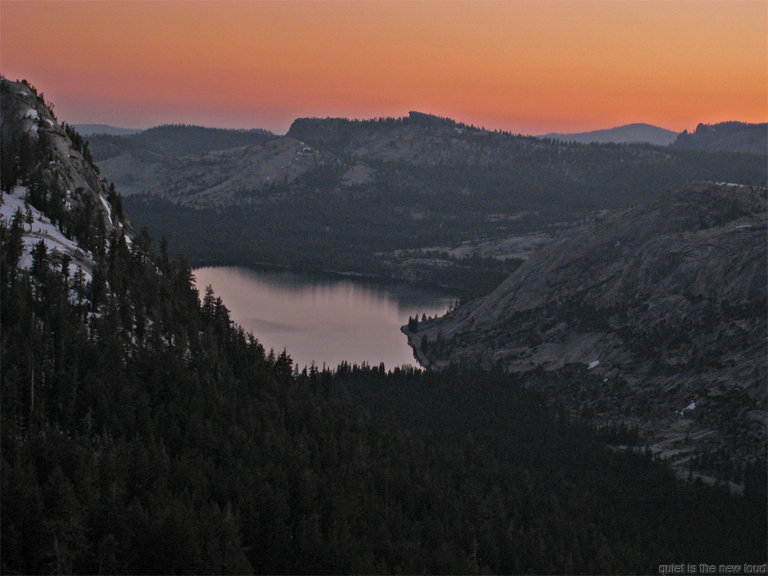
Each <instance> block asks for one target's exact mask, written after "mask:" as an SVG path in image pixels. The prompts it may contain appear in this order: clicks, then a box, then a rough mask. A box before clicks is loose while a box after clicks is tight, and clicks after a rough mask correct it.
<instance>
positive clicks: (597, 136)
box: [540, 122, 678, 146]
mask: <svg viewBox="0 0 768 576" xmlns="http://www.w3.org/2000/svg"><path fill="white" fill-rule="evenodd" d="M677 135H678V133H677V132H673V131H672V130H667V129H665V128H660V127H658V126H654V125H652V124H646V123H644V122H635V123H633V124H624V125H623V126H616V127H615V128H607V129H604V130H593V131H591V132H576V133H571V134H567V133H566V134H561V133H556V132H552V133H550V134H544V135H543V136H540V137H541V138H553V139H555V140H562V141H563V142H578V143H581V144H592V143H595V144H607V143H614V144H654V145H656V146H667V145H669V144H671V143H672V142H674V141H675V139H676V138H677Z"/></svg>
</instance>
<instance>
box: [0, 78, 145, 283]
mask: <svg viewBox="0 0 768 576" xmlns="http://www.w3.org/2000/svg"><path fill="white" fill-rule="evenodd" d="M0 93H1V95H2V98H1V99H0V102H1V106H0V132H1V133H2V186H0V188H2V202H1V203H0V212H1V213H2V218H3V220H5V221H7V222H9V223H10V222H12V221H14V220H18V219H19V217H20V216H23V220H24V227H23V237H22V239H21V240H22V242H23V245H24V253H23V254H22V255H21V259H20V264H21V265H22V266H27V265H29V264H30V262H31V257H30V256H29V254H30V253H31V251H32V249H33V247H34V246H35V245H37V244H38V243H39V242H41V241H42V242H43V243H44V244H45V245H46V248H47V250H48V251H49V253H51V254H53V258H54V259H55V258H60V259H61V258H64V259H65V260H66V261H69V262H70V268H76V267H78V266H79V267H80V268H81V269H82V270H83V271H84V272H85V274H86V276H88V275H90V273H91V272H92V269H93V265H94V261H95V259H97V258H98V257H99V256H100V255H103V252H104V250H105V249H107V248H108V247H109V245H110V243H111V242H112V241H113V240H116V239H120V238H123V239H124V240H125V242H126V243H127V244H131V243H132V242H133V241H134V240H135V238H136V235H135V233H134V230H133V226H132V225H131V222H130V220H129V219H128V217H127V216H126V215H125V214H124V213H123V211H122V201H121V198H120V195H119V194H118V193H117V192H116V190H115V189H114V187H113V186H111V185H110V184H108V183H107V182H106V181H105V180H104V179H103V178H102V177H101V176H100V173H99V170H98V168H97V167H96V166H95V165H94V164H93V161H92V158H91V155H90V151H89V150H88V145H87V142H86V141H85V140H84V139H83V138H82V137H81V136H80V135H79V134H78V133H77V132H76V131H75V130H73V129H72V128H71V127H69V126H67V125H66V124H59V122H58V121H57V119H56V117H55V115H54V114H53V111H52V108H51V107H50V106H49V105H48V104H46V102H45V100H44V98H43V97H42V95H38V93H37V91H36V89H35V88H34V87H33V86H32V85H30V84H29V83H27V82H24V81H22V82H11V81H9V80H7V79H5V78H3V77H0Z"/></svg>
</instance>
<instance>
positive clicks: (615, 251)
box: [409, 183, 768, 465]
mask: <svg viewBox="0 0 768 576" xmlns="http://www.w3.org/2000/svg"><path fill="white" fill-rule="evenodd" d="M766 208H767V205H766V189H765V188H752V187H748V186H733V185H715V184H708V183H697V184H692V185H689V186H688V187H686V188H685V189H683V190H681V191H678V192H675V193H669V194H665V195H664V196H663V197H661V198H659V199H657V200H655V201H653V202H651V203H649V204H647V205H643V206H636V207H633V208H631V209H629V210H626V211H624V212H622V213H619V214H615V215H611V216H607V217H605V218H602V219H596V220H594V222H592V223H591V224H588V225H587V226H585V227H582V228H580V229H578V230H576V231H574V232H571V233H568V234H566V235H565V236H563V237H562V238H560V239H559V240H557V241H555V242H553V243H552V244H550V245H549V246H547V247H545V248H544V249H542V250H541V251H539V252H538V253H536V254H535V255H533V256H532V257H531V258H530V259H529V260H528V261H527V262H526V263H525V264H523V265H522V266H521V267H520V268H518V269H517V270H516V271H515V272H514V273H513V274H512V275H511V276H510V277H509V278H508V279H507V280H506V281H505V282H504V283H503V284H502V285H501V286H499V287H498V288H497V289H496V290H495V291H494V292H493V293H492V294H490V295H488V296H487V297H485V298H483V299H480V300H476V301H474V302H471V303H469V304H467V305H465V306H461V307H459V308H458V309H457V310H455V311H453V312H452V313H450V314H448V315H447V316H445V317H443V318H439V319H437V320H434V321H429V322H426V323H423V324H420V325H418V326H417V327H416V330H414V331H411V332H410V333H409V338H410V340H411V342H412V344H413V345H414V348H415V350H416V351H417V352H418V355H419V356H420V360H421V361H422V363H423V364H424V365H425V366H429V367H433V368H441V367H445V366H447V365H448V364H450V363H458V364H478V363H479V364H481V365H483V366H485V367H493V366H499V367H503V368H504V369H506V370H509V371H515V372H525V371H528V370H534V369H538V370H541V369H545V370H549V371H562V370H566V371H568V370H571V371H573V369H574V367H578V366H581V372H580V374H581V376H577V379H581V380H583V381H584V383H585V386H586V385H587V383H589V384H588V386H590V387H593V386H594V382H604V383H605V385H604V387H603V389H594V390H590V391H589V393H588V394H587V393H586V392H585V390H583V389H579V387H578V386H577V387H576V389H574V390H573V391H572V392H573V393H572V394H570V393H569V394H566V396H569V397H568V398H567V400H568V402H569V403H570V406H571V408H572V410H573V412H574V413H580V414H581V413H589V414H592V415H593V416H592V417H593V418H594V420H595V422H596V423H597V424H599V425H603V424H610V423H615V424H616V423H623V424H626V425H631V426H637V427H639V428H640V430H641V431H642V432H643V433H644V436H645V438H646V439H647V440H648V441H649V442H650V443H651V444H652V445H653V446H655V448H656V449H657V451H659V452H663V453H665V454H667V455H669V456H670V457H672V456H673V455H674V458H675V459H676V462H677V463H678V464H679V465H684V464H686V463H687V462H688V458H689V457H690V456H691V455H692V454H693V453H694V452H695V451H696V450H716V449H719V448H723V447H725V448H726V449H727V450H728V451H729V452H730V453H731V454H733V455H735V457H736V458H737V460H740V461H743V460H745V459H747V460H748V459H750V458H755V457H762V458H764V457H765V446H766V394H767V388H768V387H767V386H766V378H768V369H767V367H766V364H767V359H766V358H767V357H766V354H767V348H766V335H767V331H766V282H767V280H768V274H767V272H766ZM577 373H579V371H578V370H577ZM596 377H599V378H598V379H597V380H596ZM557 393H558V394H562V393H564V391H563V390H560V391H557ZM691 406H693V407H691ZM688 407H691V408H688ZM686 408H688V409H686ZM681 426H682V431H681ZM670 442H671V443H672V444H670Z"/></svg>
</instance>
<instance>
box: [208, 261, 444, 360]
mask: <svg viewBox="0 0 768 576" xmlns="http://www.w3.org/2000/svg"><path fill="white" fill-rule="evenodd" d="M194 274H195V277H196V283H197V288H198V290H200V295H201V297H202V296H203V294H204V293H205V288H206V286H208V285H210V286H212V287H213V290H214V292H215V294H216V296H219V297H221V299H222V300H223V301H224V304H225V305H226V306H227V308H228V309H229V310H230V315H231V318H232V320H234V321H235V322H236V323H237V324H239V325H240V326H242V327H243V328H244V329H245V330H246V331H248V332H252V333H253V335H254V336H256V338H258V339H259V341H260V342H261V343H262V344H263V345H264V347H265V348H266V349H267V350H269V349H270V348H273V349H274V350H275V352H276V353H279V352H281V351H282V350H283V348H285V349H287V351H288V353H289V354H290V355H291V357H292V358H293V361H294V362H295V363H297V364H298V365H299V367H300V368H303V367H304V366H310V365H312V364H313V363H314V364H315V365H316V366H317V367H318V368H322V367H323V365H325V366H327V367H330V368H335V367H336V366H338V364H340V363H341V362H342V361H347V362H349V363H350V364H352V363H357V364H361V363H362V362H367V363H369V364H371V365H374V364H376V365H378V364H379V363H381V362H383V363H384V365H385V366H386V367H387V368H393V367H395V366H400V365H403V364H416V361H415V360H414V358H413V354H412V352H411V349H410V348H409V346H408V344H407V340H406V337H405V336H404V335H403V333H402V332H400V327H401V326H402V325H403V324H406V323H407V322H408V317H409V316H414V315H418V316H419V317H421V315H422V314H426V315H427V316H433V315H435V314H443V313H444V312H445V310H446V309H447V308H448V306H449V305H450V303H451V302H452V301H453V298H451V297H449V296H446V295H445V294H437V293H435V292H429V291H421V290H418V289H416V288H414V287H412V286H407V285H401V284H392V285H389V284H388V285H380V284H373V283H366V282H359V281H356V280H348V279H342V280H338V279H329V278H325V277H318V276H311V275H303V274H295V273H292V272H275V271H258V270H251V269H249V268H239V267H209V268H198V269H196V270H194Z"/></svg>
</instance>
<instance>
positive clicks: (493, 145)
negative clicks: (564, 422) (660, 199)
mask: <svg viewBox="0 0 768 576" xmlns="http://www.w3.org/2000/svg"><path fill="white" fill-rule="evenodd" d="M190 130H191V128H186V129H185V128H184V127H160V128H157V129H153V130H152V131H147V132H145V133H144V136H143V137H144V140H141V139H140V136H141V135H138V136H128V137H116V136H94V137H92V138H90V139H89V142H90V147H91V151H92V153H93V154H94V159H95V160H96V162H97V164H98V166H99V167H100V170H101V171H102V173H103V174H104V175H105V176H106V177H107V178H109V179H110V180H112V181H114V182H115V183H116V185H117V187H118V189H119V190H120V191H121V193H122V194H123V195H124V202H125V205H126V207H127V209H128V210H129V211H130V213H131V214H132V215H133V217H134V218H135V219H137V220H139V221H141V222H142V225H143V226H147V227H148V228H149V230H150V233H151V234H152V235H153V236H154V237H162V236H164V237H166V238H167V239H168V240H169V241H170V242H171V244H172V245H173V246H174V247H175V248H174V249H175V250H178V251H180V252H183V253H184V254H185V255H187V257H188V258H190V261H191V262H192V263H194V264H195V265H213V264H220V265H245V266H248V265H255V264H273V265H280V266H286V265H288V266H291V267H294V268H296V269H299V270H333V271H337V272H353V273H357V274H367V275H372V276H378V277H389V278H396V279H406V280H415V281H420V282H432V283H433V284H436V285H442V286H444V287H447V288H450V289H453V290H460V291H462V292H464V298H465V299H466V300H468V299H471V298H472V297H475V296H479V295H481V294H484V293H488V292H490V291H491V290H492V289H493V288H494V287H495V286H496V285H498V284H499V283H500V282H501V281H502V280H503V279H504V278H505V277H506V276H507V275H508V274H509V273H510V272H512V270H513V269H514V268H515V267H516V266H517V265H519V263H520V262H521V261H522V260H524V259H525V258H526V257H527V254H528V253H529V250H527V249H523V250H522V251H521V250H519V249H517V248H515V249H513V250H511V251H510V250H508V249H506V248H504V246H505V245H506V246H509V245H518V247H520V246H524V245H525V244H530V241H531V239H534V240H533V245H538V244H541V243H542V242H545V241H547V240H548V239H551V238H553V237H555V236H556V235H557V234H559V233H560V231H561V230H562V229H564V228H568V227H571V226H574V225H577V224H579V223H583V222H584V221H587V220H590V219H593V218H595V217H596V216H598V215H599V214H600V213H601V211H604V210H617V209H623V208H625V207H627V206H629V205H631V204H634V203H638V202H645V201H648V200H651V199H653V198H655V197H657V196H658V195H659V194H662V193H663V192H664V191H665V190H668V189H670V188H671V187H675V186H682V185H684V184H686V183H688V182H689V181H691V180H714V181H729V182H741V183H748V182H754V183H759V182H764V181H766V167H765V163H764V162H762V159H761V157H760V156H757V155H751V154H739V153H729V154H726V153H713V152H706V151H698V150H685V151H677V150H672V149H670V148H662V147H656V146H650V145H619V144H605V145H583V144H570V143H563V142H556V141H554V140H540V139H537V138H534V137H526V136H518V135H513V134H509V133H501V132H491V131H487V130H483V129H480V128H477V127H473V126H468V125H465V124H461V123H458V122H455V121H453V120H449V119H446V118H439V117H436V116H431V115H428V114H423V113H418V112H412V113H410V115H409V116H407V117H404V118H388V119H380V120H369V121H351V120H346V119H340V118H336V119H333V118H330V119H310V118H307V119H298V120H296V121H295V122H294V123H293V125H292V126H291V129H290V130H289V131H288V133H287V134H286V135H285V136H277V135H270V134H268V133H263V132H258V131H256V132H255V133H253V134H251V133H249V132H238V131H232V133H231V134H230V135H229V136H228V138H230V139H229V140H227V139H226V138H224V136H222V135H218V134H217V139H214V138H212V136H211V135H210V134H206V133H203V134H202V135H200V134H195V133H194V132H190ZM225 132H226V131H225ZM180 141H183V142H184V145H180V144H179V142H180ZM221 146H227V147H225V148H221ZM472 246H475V247H477V249H468V248H469V247H472ZM444 248H447V249H444ZM422 255H426V257H422Z"/></svg>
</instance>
